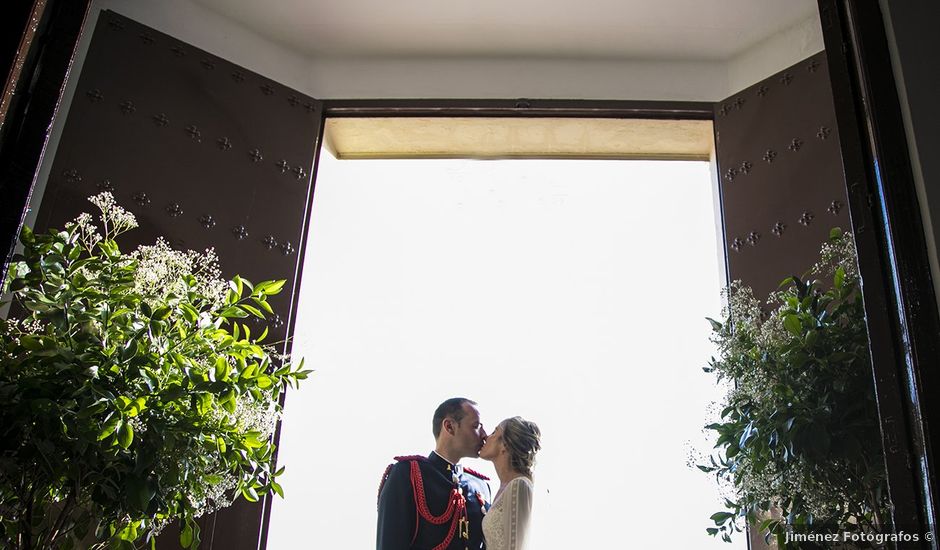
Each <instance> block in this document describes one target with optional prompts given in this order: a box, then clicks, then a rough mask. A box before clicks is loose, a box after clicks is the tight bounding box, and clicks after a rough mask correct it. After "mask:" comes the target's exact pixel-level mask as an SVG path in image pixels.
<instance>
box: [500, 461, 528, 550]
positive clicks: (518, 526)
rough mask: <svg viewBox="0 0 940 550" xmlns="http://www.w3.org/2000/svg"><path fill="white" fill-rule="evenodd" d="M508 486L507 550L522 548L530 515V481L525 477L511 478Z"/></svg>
mask: <svg viewBox="0 0 940 550" xmlns="http://www.w3.org/2000/svg"><path fill="white" fill-rule="evenodd" d="M513 481H514V483H513V484H512V487H509V489H510V493H509V494H508V495H506V496H508V497H509V502H507V503H506V504H509V514H508V516H509V517H508V518H507V520H508V523H509V524H508V525H507V526H506V527H507V528H508V533H509V536H508V539H509V541H508V542H509V546H508V550H524V549H525V547H526V535H528V532H529V519H530V518H531V516H532V482H531V481H529V480H528V479H526V478H522V477H520V478H517V479H516V480H513Z"/></svg>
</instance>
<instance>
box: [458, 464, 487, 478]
mask: <svg viewBox="0 0 940 550" xmlns="http://www.w3.org/2000/svg"><path fill="white" fill-rule="evenodd" d="M463 471H464V473H467V474H470V475H472V476H476V477H478V478H480V479H482V480H483V481H489V480H490V478H488V477H486V476H485V475H483V474H481V473H480V472H478V471H476V470H471V469H470V468H467V467H466V466H464V469H463Z"/></svg>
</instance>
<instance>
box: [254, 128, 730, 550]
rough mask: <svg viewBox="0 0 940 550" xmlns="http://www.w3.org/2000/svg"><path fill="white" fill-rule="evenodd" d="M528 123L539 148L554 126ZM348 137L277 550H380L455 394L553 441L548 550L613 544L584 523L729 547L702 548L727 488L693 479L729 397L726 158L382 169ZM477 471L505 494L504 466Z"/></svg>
mask: <svg viewBox="0 0 940 550" xmlns="http://www.w3.org/2000/svg"><path fill="white" fill-rule="evenodd" d="M529 121H532V122H529ZM386 122H387V121H386ZM410 122H411V124H414V121H410ZM462 122H467V121H466V120H464V121H459V120H454V121H445V120H438V121H436V124H437V125H438V126H437V127H440V125H445V126H446V125H447V124H449V123H454V124H460V123H462ZM615 122H619V124H620V126H621V129H623V128H625V127H627V126H630V125H631V124H635V121H633V122H631V121H615ZM670 122H674V121H669V122H661V123H659V125H660V126H661V127H662V126H668V125H669V123H670ZM595 123H596V121H595ZM514 124H516V125H517V127H516V128H515V129H516V130H517V132H516V135H517V136H518V135H527V132H526V129H525V128H524V126H523V125H524V124H528V126H529V127H528V133H533V132H534V133H539V132H540V130H539V128H540V127H544V120H542V121H541V122H540V119H515V122H514ZM520 124H522V125H520ZM573 124H575V121H568V127H569V128H570V127H572V125H573ZM501 125H504V123H503V122H500V121H496V122H494V123H491V124H490V125H489V132H488V133H487V135H490V136H493V135H494V134H500V131H499V130H500V127H501ZM562 126H564V125H562ZM652 126H653V127H655V126H656V124H653V125H652ZM327 127H328V136H329V123H328V125H327ZM358 128H359V129H360V130H361V128H362V127H358ZM384 129H385V130H386V132H387V131H388V127H387V126H386V127H385V128H384ZM424 130H425V131H424V132H422V133H420V134H419V136H421V135H423V136H427V135H432V136H433V135H435V131H434V130H433V129H432V128H431V126H424ZM646 131H647V132H648V131H649V128H647V129H646ZM468 132H471V133H472V130H467V129H466V128H464V132H462V134H461V135H464V136H466V134H467V133H468ZM511 133H512V132H506V135H509V134H511ZM379 134H382V132H379ZM356 135H357V137H358V138H359V141H358V144H360V145H361V144H363V143H365V142H366V141H367V140H365V139H363V134H362V133H361V131H360V132H359V133H357V134H356ZM411 135H414V133H412V134H411ZM440 135H446V133H442V134H440ZM440 135H438V138H439V136H440ZM647 135H648V134H647ZM348 137H349V136H348V134H347V135H345V136H344V135H343V134H342V132H338V133H337V132H334V133H333V134H332V139H330V138H329V137H328V139H327V140H325V141H326V144H327V145H326V147H325V148H324V150H322V151H321V153H320V160H319V163H318V169H317V189H316V194H315V199H314V206H313V211H312V216H311V223H310V227H309V231H308V241H307V248H306V254H305V260H304V266H303V273H304V279H303V282H302V284H301V290H300V297H299V306H298V314H297V322H296V325H295V332H294V350H293V351H294V354H295V357H298V356H303V357H304V358H305V360H306V362H307V364H308V365H310V366H311V368H314V369H316V373H315V374H314V376H313V379H312V380H311V381H310V383H308V384H306V385H305V387H304V388H302V389H301V390H300V391H299V392H297V393H295V394H292V395H291V396H289V398H288V401H287V404H286V409H285V415H284V418H283V423H282V431H281V436H280V444H279V445H280V446H279V449H280V450H279V461H280V462H281V463H282V464H284V465H286V467H287V471H286V473H285V474H284V477H283V478H282V479H283V482H284V485H285V487H286V488H287V495H286V499H284V500H280V499H279V500H276V501H274V502H273V503H272V509H271V519H270V524H269V528H268V539H267V540H268V542H267V548H269V549H272V550H276V549H280V548H291V547H293V545H295V544H296V542H297V541H298V540H304V541H305V542H309V543H311V544H312V545H314V546H317V547H319V546H323V547H340V546H348V547H369V546H370V545H371V544H373V541H374V537H375V531H374V529H375V503H374V498H375V491H376V488H377V484H378V480H379V477H380V475H381V472H382V471H383V470H384V469H385V466H386V465H387V464H389V463H390V462H391V461H392V460H393V458H392V457H394V456H396V455H408V454H427V453H428V452H429V451H430V449H431V448H432V447H433V438H432V436H431V434H430V430H429V429H428V428H429V424H430V415H431V413H432V412H433V409H434V407H436V406H437V404H438V403H439V402H440V401H443V400H444V399H446V398H448V397H452V396H456V395H463V396H467V397H470V398H471V399H474V400H476V401H478V402H479V403H480V406H481V409H482V411H483V414H484V419H483V420H484V423H485V425H487V426H488V429H492V427H493V426H495V424H496V423H498V422H499V420H501V419H502V418H505V417H508V416H514V415H522V416H525V417H527V418H530V419H532V420H534V421H536V422H537V423H539V425H540V426H541V428H542V431H543V434H544V439H543V442H542V443H543V451H542V452H541V456H540V457H539V461H538V465H537V469H536V484H537V485H536V498H537V501H536V514H535V517H536V518H537V519H536V523H535V525H534V526H533V537H534V538H533V540H534V541H535V542H533V545H535V546H536V547H539V548H546V549H547V550H551V549H552V548H568V547H573V546H584V547H595V546H596V547H600V546H603V544H604V543H605V542H609V540H610V536H611V534H610V533H609V532H607V531H603V532H601V531H598V532H596V533H595V532H594V530H587V531H585V530H583V529H579V528H578V527H577V526H578V525H590V524H593V522H599V523H600V524H611V525H618V524H622V523H623V522H625V521H631V522H632V521H636V525H642V526H643V527H642V529H640V528H637V529H635V530H626V531H624V532H623V533H621V534H620V535H619V537H620V538H622V540H624V541H629V544H631V545H633V544H636V545H639V546H643V547H657V546H662V545H664V544H666V541H665V540H663V539H662V536H663V535H662V534H663V533H665V532H669V533H670V538H669V541H668V544H669V545H670V546H676V545H678V546H682V547H696V548H702V547H706V546H708V545H709V544H712V545H715V546H720V547H722V548H725V547H727V545H726V544H725V543H723V542H721V541H720V540H718V539H712V538H710V537H708V536H707V535H706V534H705V527H707V521H708V516H709V515H711V514H712V513H713V512H714V511H716V510H719V509H721V506H722V503H721V499H720V497H719V495H718V492H717V488H716V487H715V485H714V481H713V480H712V479H710V478H709V476H705V475H703V474H702V473H701V472H699V471H698V470H696V469H695V468H694V465H692V464H690V455H694V454H697V453H701V452H702V451H703V450H705V451H707V449H709V448H710V447H711V445H710V444H708V442H707V441H706V437H705V435H704V433H703V430H702V426H704V424H706V423H708V421H709V420H708V418H709V417H708V415H709V414H710V413H709V412H708V411H709V410H710V405H711V404H712V403H713V402H714V401H717V400H719V399H720V397H721V395H720V388H717V387H716V386H715V384H714V381H713V379H711V378H710V377H709V376H708V375H707V374H705V373H704V372H702V369H701V367H702V366H704V365H705V364H706V363H707V360H708V357H709V356H710V355H711V354H712V350H711V346H710V344H709V342H708V333H709V329H708V323H707V322H706V321H705V317H706V316H711V317H717V316H719V315H720V309H721V304H720V300H719V292H720V289H721V287H722V286H723V285H724V279H723V277H724V272H723V265H724V258H723V248H722V246H721V244H720V243H721V240H720V237H719V233H718V231H717V229H718V227H719V219H718V218H717V217H716V212H717V208H716V205H715V194H714V192H713V181H714V177H713V176H712V172H713V167H712V166H711V164H710V163H709V162H708V160H707V152H706V153H705V154H704V155H703V154H701V153H699V154H698V156H697V157H696V155H693V154H691V153H687V154H686V158H688V159H690V160H682V161H676V160H672V161H665V160H639V159H638V158H636V157H639V156H641V155H638V154H636V153H635V152H634V153H633V154H630V152H629V151H627V149H622V150H620V152H619V153H618V155H619V157H620V158H610V157H611V156H612V155H608V158H604V159H600V158H597V157H599V156H601V155H600V154H599V153H597V152H595V154H593V155H591V154H587V153H586V152H584V151H581V152H580V153H579V154H580V155H582V156H584V157H594V158H575V157H577V155H574V154H572V153H571V152H569V153H565V152H564V151H554V152H553V153H552V154H550V155H548V154H545V153H542V154H541V155H539V154H537V153H535V152H533V151H534V150H532V151H529V152H528V153H527V154H526V155H527V156H528V157H529V158H525V159H519V158H515V159H507V158H502V159H500V160H493V159H492V158H491V159H490V160H479V159H467V158H446V159H445V158H428V157H429V156H432V154H431V153H428V152H424V153H420V152H416V151H417V150H419V149H420V148H421V147H420V144H419V141H420V139H410V140H409V138H403V137H402V135H400V136H399V139H397V140H389V141H390V142H392V143H395V144H397V146H398V147H399V148H400V150H402V151H408V153H407V155H406V153H400V154H397V155H396V154H394V153H391V152H389V150H388V149H387V147H386V149H383V151H384V153H383V154H382V155H378V154H373V155H369V154H367V149H368V148H367V147H362V146H360V147H359V148H358V149H356V147H354V146H353V145H352V144H351V142H350V141H349V140H348V139H346V138H348ZM493 139H494V140H496V139H497V138H493ZM543 139H544V135H543ZM550 141H552V140H550ZM575 141H576V140H575ZM554 142H557V140H554ZM648 142H649V140H647V143H648ZM429 143H433V144H434V145H435V146H436V147H438V148H439V151H438V152H436V153H434V154H433V156H436V157H440V156H450V157H459V156H461V155H467V154H468V152H467V151H465V150H460V147H462V145H460V144H458V143H453V142H451V143H449V144H448V143H446V139H445V143H442V142H441V140H440V139H432V140H430V141H429ZM471 143H472V146H474V147H476V149H474V152H473V153H472V154H473V155H474V156H477V157H480V156H482V153H481V151H480V149H479V145H480V142H479V141H476V142H475V143H474V142H471ZM516 143H517V145H516V146H515V149H514V150H515V151H516V153H517V154H518V151H519V148H520V147H521V146H519V145H518V140H517V142H516ZM604 143H605V146H606V147H610V146H611V142H610V141H609V140H607V141H605V142H604ZM369 147H372V150H375V149H376V147H377V146H376V145H375V144H372V145H370V146H369ZM661 147H662V145H661ZM354 149H356V150H357V151H358V152H354V151H353V150H354ZM509 149H510V148H507V147H506V146H505V145H503V149H502V150H501V151H500V150H499V149H498V147H494V148H493V149H492V154H491V155H490V156H491V157H497V156H502V157H506V156H509V155H511V154H512V153H511V151H510V150H509ZM445 150H446V152H443V153H442V152H441V151H445ZM667 153H668V152H667V151H666V150H665V149H661V150H660V151H659V153H658V154H653V153H646V155H647V156H653V157H655V156H659V157H666V156H669V155H668V154H667ZM672 155H673V157H675V156H678V153H677V151H676V150H673V151H672ZM337 156H339V157H340V158H337ZM377 156H385V157H389V156H397V157H399V158H395V159H389V158H384V159H377V158H374V157H377ZM403 156H411V157H412V158H408V159H405V158H401V157H403ZM416 156H418V157H423V158H413V157H416ZM532 156H541V157H542V158H531V157H532ZM349 157H354V158H359V159H360V160H349ZM367 157H368V158H369V159H368V160H361V159H363V158H367ZM545 157H553V158H545ZM559 157H562V158H559ZM631 157H632V159H631V160H628V158H631ZM711 414H712V416H714V411H713V410H712V413H711ZM693 460H694V459H693ZM464 463H465V464H467V465H468V466H469V467H471V468H474V469H476V470H478V471H481V472H483V473H484V474H486V475H488V476H490V477H491V478H492V479H493V481H492V482H491V485H492V489H493V491H494V492H495V490H496V489H497V488H498V480H496V476H495V472H494V471H493V469H492V468H491V467H490V466H489V464H488V463H486V462H484V461H481V460H478V459H477V460H473V459H471V460H466V461H464ZM650 510H662V511H663V513H658V514H650ZM629 518H635V519H634V520H630V519H629ZM636 518H642V520H636ZM592 537H593V538H592ZM736 544H738V545H739V546H740V547H743V545H745V544H746V541H745V540H744V537H743V535H742V536H741V537H739V538H738V539H737V540H736Z"/></svg>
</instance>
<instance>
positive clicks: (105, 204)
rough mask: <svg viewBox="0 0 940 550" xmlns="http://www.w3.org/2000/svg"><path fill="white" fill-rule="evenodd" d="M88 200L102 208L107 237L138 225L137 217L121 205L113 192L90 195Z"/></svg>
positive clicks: (102, 218)
mask: <svg viewBox="0 0 940 550" xmlns="http://www.w3.org/2000/svg"><path fill="white" fill-rule="evenodd" d="M88 200H89V202H91V203H92V204H94V205H95V206H97V207H98V208H99V209H100V210H101V223H103V224H104V232H105V236H106V237H107V238H114V237H115V236H117V235H120V234H121V233H123V232H125V231H127V230H128V229H133V228H135V227H137V218H136V217H134V214H132V213H131V212H128V211H127V210H125V209H124V208H122V207H121V206H119V205H118V203H117V201H115V200H114V195H112V194H111V193H109V192H107V191H105V192H104V193H98V194H97V195H92V196H91V197H88Z"/></svg>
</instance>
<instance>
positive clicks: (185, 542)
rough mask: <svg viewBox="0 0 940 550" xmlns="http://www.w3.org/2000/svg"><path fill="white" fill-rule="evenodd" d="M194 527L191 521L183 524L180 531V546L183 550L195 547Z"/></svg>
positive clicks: (188, 520)
mask: <svg viewBox="0 0 940 550" xmlns="http://www.w3.org/2000/svg"><path fill="white" fill-rule="evenodd" d="M193 526H194V523H193V522H192V521H191V520H190V519H187V520H186V521H185V523H184V524H183V528H182V529H180V546H182V547H183V548H191V547H192V545H193V540H194V533H193Z"/></svg>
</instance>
